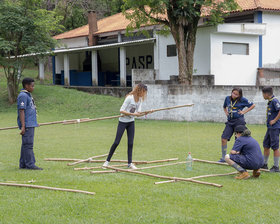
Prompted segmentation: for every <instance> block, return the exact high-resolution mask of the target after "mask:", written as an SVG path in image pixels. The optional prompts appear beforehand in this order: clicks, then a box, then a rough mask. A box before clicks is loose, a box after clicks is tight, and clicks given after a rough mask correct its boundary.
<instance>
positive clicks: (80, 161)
mask: <svg viewBox="0 0 280 224" xmlns="http://www.w3.org/2000/svg"><path fill="white" fill-rule="evenodd" d="M106 156H108V154H103V155H99V156H92V157H89V158H88V159H82V160H79V161H77V162H74V163H68V164H67V165H68V166H74V165H77V164H79V163H84V162H89V161H91V160H92V159H97V158H102V157H106Z"/></svg>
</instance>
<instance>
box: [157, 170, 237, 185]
mask: <svg viewBox="0 0 280 224" xmlns="http://www.w3.org/2000/svg"><path fill="white" fill-rule="evenodd" d="M237 173H238V172H232V173H222V174H208V175H202V176H196V177H190V178H191V179H193V180H194V179H199V178H206V177H219V176H229V175H234V174H237ZM178 181H180V180H166V181H159V182H155V184H165V183H174V182H178Z"/></svg>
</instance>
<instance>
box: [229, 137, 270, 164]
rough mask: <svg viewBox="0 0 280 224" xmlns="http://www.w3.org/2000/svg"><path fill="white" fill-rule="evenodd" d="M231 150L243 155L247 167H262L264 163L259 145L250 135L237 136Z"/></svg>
mask: <svg viewBox="0 0 280 224" xmlns="http://www.w3.org/2000/svg"><path fill="white" fill-rule="evenodd" d="M232 150H235V151H237V152H240V154H241V155H244V156H245V158H246V161H247V163H248V164H247V165H248V167H262V166H263V164H264V160H263V155H262V151H261V147H260V145H259V143H258V142H257V141H256V140H255V139H254V138H252V137H246V136H241V137H239V138H237V139H236V140H235V143H234V145H233V148H232Z"/></svg>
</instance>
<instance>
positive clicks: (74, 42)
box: [56, 37, 88, 49]
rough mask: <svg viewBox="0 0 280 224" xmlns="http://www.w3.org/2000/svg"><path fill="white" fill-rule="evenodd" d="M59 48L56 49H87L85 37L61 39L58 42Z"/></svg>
mask: <svg viewBox="0 0 280 224" xmlns="http://www.w3.org/2000/svg"><path fill="white" fill-rule="evenodd" d="M58 43H59V45H60V46H59V47H57V48H56V49H60V48H75V47H87V46H88V42H87V37H77V38H71V39H62V40H58Z"/></svg>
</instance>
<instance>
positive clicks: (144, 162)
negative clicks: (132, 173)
mask: <svg viewBox="0 0 280 224" xmlns="http://www.w3.org/2000/svg"><path fill="white" fill-rule="evenodd" d="M176 160H178V158H172V159H163V160H154V161H133V163H135V164H150V163H162V162H170V161H176ZM93 161H96V160H93ZM111 161H113V160H111ZM179 163H181V162H179ZM182 163H183V162H182ZM184 163H185V162H184ZM111 166H112V167H125V166H127V165H126V164H120V165H111ZM159 166H163V165H159ZM101 168H104V167H102V166H95V167H82V168H74V170H76V171H77V170H94V169H101ZM139 169H141V168H139ZM147 169H148V168H147Z"/></svg>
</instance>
